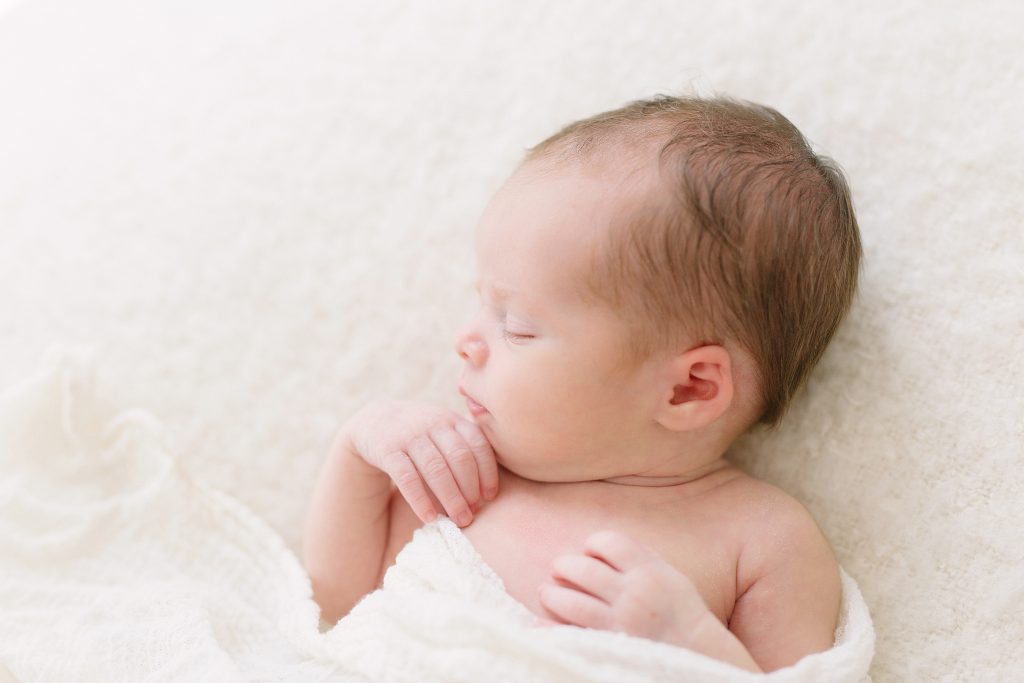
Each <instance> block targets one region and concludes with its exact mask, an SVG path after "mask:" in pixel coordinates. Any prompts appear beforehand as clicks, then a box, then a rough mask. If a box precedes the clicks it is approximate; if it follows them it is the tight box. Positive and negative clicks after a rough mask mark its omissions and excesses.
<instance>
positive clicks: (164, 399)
mask: <svg viewBox="0 0 1024 683" xmlns="http://www.w3.org/2000/svg"><path fill="white" fill-rule="evenodd" d="M1021 26H1024V10H1022V9H1020V8H1019V7H1018V5H1016V4H1014V3H1010V2H1006V3H988V4H985V3H972V4H970V5H968V4H966V3H960V4H955V3H936V2H913V3H892V2H885V3H859V4H858V5H857V8H856V10H852V9H841V8H840V6H839V5H833V6H830V7H825V6H823V5H818V4H814V3H798V2H795V1H788V2H776V3H772V4H770V5H768V4H754V3H742V2H716V3H708V2H662V3H654V2H633V1H631V2H602V3H587V2H583V1H582V0H575V1H572V2H559V3H548V2H539V1H531V2H495V3H472V2H468V1H466V2H452V1H447V2H437V3H403V2H393V1H392V2H374V3H372V4H370V3H358V4H357V3H333V2H325V1H322V2H301V3H285V2H200V1H198V0H190V1H185V2H180V1H179V2H171V1H170V0H163V1H156V2H148V3H138V2H128V1H122V2H118V1H114V0H98V1H95V2H90V3H78V2H72V1H71V0H25V1H23V2H20V3H12V2H7V3H0V297H2V298H0V388H2V387H4V386H7V385H9V384H12V383H14V382H16V381H18V380H20V379H21V378H23V377H25V376H27V375H29V374H31V373H32V372H33V370H34V369H35V367H36V366H37V363H38V362H39V359H40V357H41V355H42V352H43V350H44V349H46V348H47V347H49V346H51V345H54V344H56V345H65V346H76V347H85V348H91V349H92V350H93V353H94V354H95V358H96V362H97V366H98V368H99V381H100V383H101V384H102V385H103V386H104V387H105V388H106V393H107V394H109V395H110V396H112V397H113V398H114V400H116V401H117V402H120V403H122V404H127V405H135V406H139V407H142V408H145V409H147V410H149V411H151V412H152V413H153V414H154V415H156V416H157V417H158V418H159V419H161V420H162V421H163V422H164V423H165V424H166V426H167V430H168V434H169V436H170V438H171V441H172V444H173V447H174V448H175V449H176V450H177V451H178V452H179V453H180V454H181V461H182V463H183V464H184V466H185V467H186V468H188V469H189V471H191V472H192V473H194V474H195V475H196V476H198V477H201V478H203V479H205V480H207V481H208V482H210V483H211V484H212V485H214V486H216V487H218V488H221V489H223V490H225V491H227V492H229V493H231V494H232V495H234V496H236V497H237V498H239V499H240V500H242V501H243V502H244V503H246V504H247V505H249V506H250V507H252V508H253V509H254V510H255V511H256V512H257V513H258V514H259V515H261V516H263V517H264V518H265V519H266V520H267V521H268V522H269V523H270V524H271V525H272V526H273V527H274V528H275V529H276V530H277V531H278V532H279V533H280V534H281V535H282V537H283V538H284V539H285V541H286V543H287V544H288V545H289V546H290V547H291V548H292V549H294V550H295V551H298V550H299V548H300V545H301V535H300V534H301V522H302V517H303V514H304V512H305V505H306V502H307V500H308V495H309V491H310V488H311V487H312V485H313V481H314V478H315V476H316V473H317V469H318V468H319V466H320V461H321V459H322V458H323V456H324V455H325V453H326V449H327V447H328V445H329V443H330V440H331V437H332V436H333V434H334V431H335V430H336V428H337V427H338V426H339V425H340V423H341V422H342V421H343V420H344V419H345V417H346V416H347V415H348V414H350V413H351V412H352V411H354V410H355V409H357V408H358V407H359V406H360V405H362V404H363V403H364V402H366V401H367V400H370V399H372V398H375V397H378V396H386V395H390V396H404V397H416V398H420V399H425V400H434V401H438V402H442V403H444V404H447V405H449V406H450V407H452V408H454V409H459V410H462V409H463V404H462V402H461V401H460V397H459V396H458V394H457V393H456V391H455V382H456V378H457V375H458V372H459V368H460V363H459V359H458V358H457V356H456V355H455V353H454V351H453V348H452V338H453V335H454V332H455V330H456V328H457V327H458V325H459V324H460V323H461V322H462V320H463V319H464V317H465V316H466V315H468V314H469V312H470V311H471V310H472V306H473V305H474V300H475V295H474V293H473V291H472V284H471V283H472V282H473V279H474V264H473V255H472V231H473V228H474V226H475V223H476V220H477V218H478V216H479V213H480V211H481V209H482V208H483V205H484V203H485V202H486V200H487V198H488V197H489V195H490V193H491V192H492V191H493V190H494V189H495V188H496V187H497V186H498V184H500V182H501V181H502V179H503V178H504V177H505V175H506V174H507V173H508V172H509V171H510V170H511V167H512V165H513V164H514V163H515V162H516V161H517V160H518V158H519V156H520V154H521V152H522V150H523V149H524V148H525V147H527V146H529V145H532V144H534V143H536V142H538V141H539V140H540V139H542V138H543V137H545V136H546V135H548V134H550V133H551V132H553V131H554V130H555V129H557V128H558V127H559V126H561V125H563V124H565V123H567V122H569V121H570V120H573V119H576V118H580V117H583V116H587V115H590V114H593V113H595V112H597V111H601V110H604V109H608V108H612V107H616V106H619V105H621V104H624V103H625V102H627V101H629V100H632V99H638V98H641V97H648V96H650V95H653V94H654V93H656V92H689V91H698V92H712V91H722V92H726V93H730V94H734V95H737V96H740V97H745V98H748V99H752V100H755V101H760V102H763V103H766V104H770V105H772V106H775V107H776V108H778V109H779V110H780V111H782V112H783V113H784V114H786V115H787V116H789V117H790V118H791V119H792V120H793V121H794V122H795V123H796V124H797V126H799V127H800V128H801V129H802V130H803V131H804V132H805V134H806V135H807V136H808V137H809V138H810V139H811V140H812V142H814V143H816V144H817V145H818V146H819V148H820V149H821V150H822V151H824V152H826V153H829V154H831V155H832V156H834V157H835V158H836V159H838V160H839V162H840V164H841V165H842V166H843V167H844V168H845V169H846V171H847V173H848V175H849V176H850V179H851V184H852V187H853V190H854V193H855V200H856V205H857V209H858V212H859V217H860V220H861V228H862V233H863V239H864V246H865V254H866V259H865V268H864V271H863V280H862V290H861V294H860V296H859V298H858V300H857V302H856V304H855V307H854V310H853V312H852V314H851V316H850V318H849V319H848V321H847V322H846V324H845V325H844V326H843V328H842V329H841V331H840V334H839V336H838V338H837V340H836V341H835V343H834V345H833V347H832V348H831V349H830V350H829V352H828V353H827V354H826V357H825V358H824V361H823V363H822V365H821V366H820V367H819V369H818V370H817V371H816V373H815V374H814V376H813V378H812V380H811V382H810V385H809V387H808V389H807V391H806V392H805V394H804V395H803V396H801V398H800V399H799V400H798V401H797V403H796V405H795V406H794V409H793V411H792V413H791V415H790V417H789V418H788V420H787V421H786V422H785V424H784V425H783V427H782V428H781V429H780V430H779V431H778V432H777V433H774V434H771V435H766V434H762V433H755V434H753V435H751V436H750V437H748V438H746V439H744V440H743V441H742V443H740V444H738V446H737V448H736V454H735V457H736V459H737V460H738V461H739V462H741V463H742V464H744V465H745V466H747V467H748V468H749V469H751V470H752V471H753V472H754V473H756V474H758V475H760V476H762V477H764V478H766V479H769V480H770V481H773V482H775V483H778V484H780V485H781V486H783V487H784V488H786V489H788V490H790V491H791V492H793V493H794V494H795V495H797V496H798V497H799V498H800V499H801V500H802V501H803V502H804V503H805V504H806V505H807V506H808V507H809V509H810V510H811V511H812V513H813V514H814V515H815V517H816V518H817V519H818V521H819V523H820V524H821V526H822V528H823V529H824V531H825V532H826V534H827V535H828V536H829V538H830V539H831V540H832V541H833V544H834V546H835V548H836V550H837V553H838V554H839V556H840V560H841V562H842V563H843V565H844V566H845V567H846V568H847V570H848V571H849V572H850V573H851V574H852V575H853V576H854V577H855V578H856V579H857V580H858V582H859V583H860V585H861V588H862V590H863V592H864V596H865V599H866V600H867V602H868V604H869V605H870V606H871V608H872V612H873V616H874V618H875V625H876V628H877V631H878V646H877V653H878V654H877V657H876V661H875V665H874V667H873V669H872V675H873V676H874V678H875V680H876V681H878V682H883V681H904V680H983V679H993V680H994V679H996V678H1000V677H1001V678H1003V679H1006V678H1009V677H1012V676H1013V675H1015V674H1016V675H1020V674H1022V673H1024V671H1022V670H1021V665H1020V664H1019V662H1020V661H1021V660H1022V659H1024V652H1021V648H1022V642H1024V630H1022V626H1021V623H1020V619H1019V614H1020V606H1021V601H1022V599H1024V576H1022V574H1021V569H1020V568H1021V566H1022V563H1024V545H1022V541H1021V538H1020V533H1019V528H1020V525H1021V523H1022V522H1024V512H1022V509H1021V507H1022V505H1021V502H1020V501H1021V499H1022V497H1021V494H1022V493H1024V490H1022V489H1024V486H1022V482H1024V471H1022V465H1024V446H1022V444H1024V427H1022V424H1024V420H1022V417H1021V416H1022V415H1024V399H1022V396H1024V381H1022V380H1024V361H1022V360H1021V359H1022V358H1024V231H1022V227H1024V226H1022V218H1024V200H1022V198H1021V192H1020V190H1021V187H1024V164H1022V162H1021V158H1022V156H1024V136H1021V135H1020V132H1019V122H1020V121H1022V120H1024V48H1022V43H1021V40H1020V33H1019V29H1020V27H1021Z"/></svg>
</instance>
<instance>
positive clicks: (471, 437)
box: [455, 420, 498, 500]
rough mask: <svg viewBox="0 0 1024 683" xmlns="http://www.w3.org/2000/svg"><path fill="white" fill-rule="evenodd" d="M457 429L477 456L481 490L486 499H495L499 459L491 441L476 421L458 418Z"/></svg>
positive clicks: (474, 455)
mask: <svg viewBox="0 0 1024 683" xmlns="http://www.w3.org/2000/svg"><path fill="white" fill-rule="evenodd" d="M455 429H456V431H458V432H459V434H461V435H462V438H463V439H465V441H466V443H467V444H468V445H469V447H470V449H471V450H472V451H473V457H475V458H476V467H477V471H478V472H479V475H478V476H479V478H480V492H481V493H482V494H483V497H484V499H485V500H494V497H495V496H497V495H498V461H497V458H495V456H494V449H492V448H491V442H490V441H488V440H487V437H486V436H484V433H483V432H482V431H481V430H480V427H478V426H477V425H476V424H475V423H473V422H469V421H465V420H457V421H456V422H455Z"/></svg>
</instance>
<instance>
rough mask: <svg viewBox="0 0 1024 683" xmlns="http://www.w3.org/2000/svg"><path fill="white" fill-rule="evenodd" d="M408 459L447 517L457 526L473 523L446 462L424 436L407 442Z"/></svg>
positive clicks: (471, 514)
mask: <svg viewBox="0 0 1024 683" xmlns="http://www.w3.org/2000/svg"><path fill="white" fill-rule="evenodd" d="M409 457H410V458H412V461H413V462H414V463H415V464H416V469H417V470H419V472H420V474H421V475H422V476H423V478H424V479H425V480H426V481H427V486H429V487H430V490H431V491H433V493H434V495H435V496H436V497H437V500H438V502H440V503H441V505H443V506H444V509H445V511H446V512H447V513H448V516H449V517H451V518H452V519H453V520H454V521H455V523H456V524H458V525H459V526H466V525H467V524H469V523H470V522H471V521H473V513H472V512H471V511H470V509H469V503H467V502H466V499H465V498H464V497H463V495H462V491H460V490H459V485H458V484H457V483H455V478H454V477H453V476H452V472H451V470H450V469H449V468H448V461H447V460H445V458H444V456H443V455H441V452H440V451H438V449H437V446H436V445H434V442H433V441H431V440H430V437H428V436H427V435H426V434H422V435H420V436H417V437H414V438H413V439H412V440H411V441H409Z"/></svg>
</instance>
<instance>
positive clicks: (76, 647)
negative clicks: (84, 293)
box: [0, 356, 874, 683]
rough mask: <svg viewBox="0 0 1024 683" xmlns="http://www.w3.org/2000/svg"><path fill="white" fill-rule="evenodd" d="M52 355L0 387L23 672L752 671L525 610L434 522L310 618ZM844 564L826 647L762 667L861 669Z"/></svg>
mask: <svg viewBox="0 0 1024 683" xmlns="http://www.w3.org/2000/svg"><path fill="white" fill-rule="evenodd" d="M51 361H52V366H51V367H50V368H49V369H48V370H46V371H45V372H44V373H43V374H42V375H40V376H39V377H37V378H35V379H33V380H32V381H29V382H27V383H26V384H23V385H21V386H20V387H17V388H16V389H14V390H12V391H10V392H8V394H7V395H5V396H3V397H2V399H0V466H2V467H3V471H4V473H5V477H4V480H3V483H2V484H0V520H2V522H0V661H5V662H6V664H7V666H8V667H9V668H10V670H11V671H13V672H15V675H17V676H19V677H21V678H22V679H23V680H25V681H37V680H38V681H44V680H45V681H76V680H85V681H109V682H113V681H125V682H129V681H140V680H147V681H182V680H188V681H194V680H215V681H231V680H326V679H328V678H329V679H331V680H339V681H340V680H352V681H363V680H365V681H417V682H423V683H426V682H428V681H444V682H455V681H465V682H466V683H476V682H478V681H485V680H486V681H493V682H495V683H499V682H502V681H508V682H509V683H518V682H520V681H536V682H544V681H551V682H552V683H555V682H563V681H604V682H607V683H631V682H634V683H658V682H661V681H664V682H665V683H677V682H678V681H682V680H686V681H694V682H702V681H706V682H708V683H712V682H715V683H718V682H728V681H748V680H752V679H756V678H757V677H756V676H753V675H751V674H749V673H746V672H742V671H741V670H739V669H736V668H735V667H732V666H729V665H726V664H723V663H721V662H718V661H715V660H713V659H709V658H707V657H704V656H701V655H697V654H695V653H692V652H690V651H687V650H684V649H681V648H675V647H670V646H667V645H664V644H662V643H656V642H654V641H649V640H644V639H641V638H633V637H629V636H626V635H624V634H621V633H610V632H607V631H595V630H591V629H581V628H576V627H569V626H555V627H549V628H538V627H536V626H534V623H535V621H536V620H535V618H534V617H533V615H532V614H531V613H530V612H529V610H527V609H526V607H524V606H523V605H522V604H520V603H518V602H516V601H515V600H513V599H512V597H511V596H509V595H508V593H507V592H506V591H505V588H504V586H503V584H502V582H501V579H500V578H499V577H498V576H497V575H496V574H495V573H494V572H493V570H491V569H490V567H488V566H487V564H486V563H485V562H484V561H483V559H482V558H481V557H480V555H479V554H478V553H477V552H476V550H475V549H474V548H473V546H472V545H471V544H470V542H469V540H468V539H467V538H466V537H465V536H464V535H463V534H462V532H461V531H460V530H459V528H458V527H457V526H455V524H453V523H452V522H451V521H450V520H449V519H448V518H442V519H441V520H439V521H437V522H434V523H431V524H429V525H427V526H425V527H423V528H421V529H419V530H417V531H416V533H415V535H414V537H413V540H412V541H411V542H410V543H409V544H408V545H407V546H406V547H405V548H404V549H403V550H402V551H401V552H400V553H399V555H398V557H397V559H396V562H395V564H394V565H393V566H392V567H391V568H390V569H389V570H388V572H387V574H386V575H385V578H384V587H383V588H382V589H381V590H379V591H375V592H373V593H371V594H370V595H368V596H366V597H365V598H364V599H363V600H362V601H361V602H360V603H359V604H358V605H356V607H355V608H354V609H353V610H352V612H351V613H350V614H349V615H348V616H347V617H346V618H344V619H342V620H341V621H340V622H339V623H338V624H337V625H336V626H335V627H334V628H333V629H331V630H330V631H329V632H327V633H326V634H321V633H319V632H318V630H317V621H318V619H317V614H318V610H317V607H316V605H315V603H314V602H313V601H312V588H311V586H310V583H309V581H308V579H307V578H306V576H305V574H304V572H303V570H302V568H301V566H300V565H299V562H298V560H297V558H296V557H295V555H294V554H293V553H292V552H291V551H290V550H288V549H287V548H286V547H285V546H284V543H283V542H282V541H281V539H280V538H279V537H278V535H277V534H276V533H275V532H274V531H273V530H272V529H270V528H269V527H268V526H267V525H266V524H265V523H263V522H262V521H261V520H260V519H259V518H257V517H256V516H255V515H253V514H252V513H251V512H249V510H248V509H246V508H245V507H244V506H243V505H241V504H240V503H238V502H237V501H236V500H234V499H232V498H230V497H228V496H226V495H224V494H222V493H220V492H218V491H215V490H213V489H210V488H208V487H207V486H205V485H204V484H202V483H201V482H199V481H196V480H193V479H192V478H191V477H190V476H188V474H187V472H185V471H184V470H182V469H181V468H180V466H179V464H178V463H177V461H176V458H175V457H174V455H173V453H171V452H170V451H169V450H168V449H167V447H166V445H165V443H164V440H163V437H162V435H161V428H160V425H159V423H158V422H157V421H156V419H155V418H154V417H152V416H149V415H146V414H145V413H142V412H140V411H137V410H127V411H126V410H115V409H112V408H111V407H109V406H108V405H105V404H104V403H103V402H102V401H100V400H98V398H97V396H96V394H95V392H94V381H93V373H92V369H91V368H90V366H89V365H88V362H87V361H85V360H84V359H82V358H76V357H74V356H67V357H59V356H51ZM842 578H843V589H844V592H843V608H842V613H841V618H840V623H839V626H838V628H837V641H836V644H835V647H833V648H832V649H831V650H829V651H827V652H824V653H820V654H816V655H812V656H809V657H805V658H804V659H803V660H801V661H800V662H798V663H797V664H795V665H794V666H792V667H787V668H786V669H782V670H779V671H778V672H775V673H773V674H772V676H771V677H770V680H775V681H780V682H782V681H787V682H790V681H792V682H797V681H799V682H806V683H818V682H821V681H840V682H844V683H846V682H849V683H859V682H860V681H862V680H864V679H865V676H866V674H867V670H868V665H869V663H870V661H871V656H872V653H873V647H874V631H873V630H872V627H871V620H870V617H869V614H868V610H867V607H866V605H865V604H864V601H863V598H862V597H861V594H860V591H859V590H858V588H857V585H856V583H855V582H854V581H853V580H852V579H851V578H850V577H849V576H848V575H846V573H845V572H843V574H842ZM55 615H59V618H56V619H55V618H54V617H55ZM55 653H59V656H55Z"/></svg>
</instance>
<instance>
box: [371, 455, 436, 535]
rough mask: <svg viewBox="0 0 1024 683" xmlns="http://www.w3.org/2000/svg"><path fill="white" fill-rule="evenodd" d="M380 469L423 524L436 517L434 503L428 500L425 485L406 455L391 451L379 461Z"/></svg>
mask: <svg viewBox="0 0 1024 683" xmlns="http://www.w3.org/2000/svg"><path fill="white" fill-rule="evenodd" d="M381 469H383V470H384V471H385V472H387V474H388V476H389V477H391V480H392V481H393V482H395V485H396V486H398V492H399V493H401V494H402V498H405V502H407V503H408V504H409V507H410V508H412V511H413V512H415V513H416V516H417V517H419V518H420V520H422V521H423V522H424V523H425V522H429V521H431V520H432V519H434V517H436V516H437V510H436V509H435V507H434V502H433V500H431V498H430V493H429V492H428V491H427V487H426V484H424V483H423V477H421V476H420V473H419V470H417V469H416V465H415V464H413V462H412V459H411V458H410V457H409V454H408V453H404V452H402V451H392V452H391V453H388V454H387V455H385V456H384V457H383V458H382V459H381Z"/></svg>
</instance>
